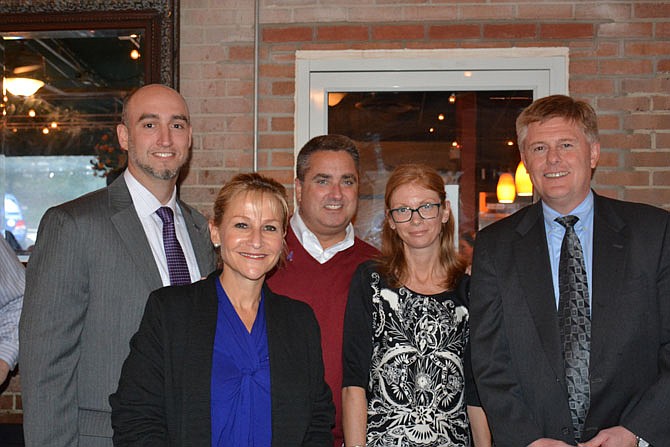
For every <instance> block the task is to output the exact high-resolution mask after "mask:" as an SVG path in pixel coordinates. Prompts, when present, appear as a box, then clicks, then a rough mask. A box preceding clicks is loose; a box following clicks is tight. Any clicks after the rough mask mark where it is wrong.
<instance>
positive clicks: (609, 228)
mask: <svg viewBox="0 0 670 447" xmlns="http://www.w3.org/2000/svg"><path fill="white" fill-rule="evenodd" d="M594 197H595V203H594V207H595V209H594V215H593V261H592V266H593V274H592V278H593V279H592V281H593V284H592V285H591V290H592V294H593V296H592V297H591V303H592V315H593V317H592V319H591V367H590V369H591V374H593V371H594V370H595V369H596V368H597V367H598V365H600V364H601V363H602V362H601V361H600V359H601V358H602V356H603V355H605V352H604V350H603V348H604V346H606V345H608V344H609V345H610V346H611V345H612V339H613V337H614V335H615V334H613V333H612V331H616V330H617V328H616V327H614V326H613V325H612V322H613V321H617V320H619V319H620V316H619V315H618V312H620V311H621V309H626V308H627V306H626V305H619V304H618V303H617V301H618V300H619V296H620V294H619V293H618V291H621V290H623V287H624V284H623V278H624V273H625V271H626V254H627V253H628V251H629V249H630V247H629V242H628V240H627V238H626V236H625V232H624V229H625V224H624V222H623V220H621V219H620V218H619V216H617V215H616V213H615V212H614V211H613V210H612V209H611V207H610V206H609V204H608V202H607V200H606V199H604V198H602V197H599V196H597V195H595V194H594Z"/></svg>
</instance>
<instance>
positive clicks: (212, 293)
mask: <svg viewBox="0 0 670 447" xmlns="http://www.w3.org/2000/svg"><path fill="white" fill-rule="evenodd" d="M218 277H219V275H218V272H217V273H213V274H211V275H210V276H209V277H208V278H207V280H206V281H201V282H198V283H197V284H198V289H197V292H196V295H195V296H194V298H193V303H192V305H193V308H192V312H191V314H190V318H189V325H188V328H189V329H188V332H187V334H186V340H184V344H185V345H184V356H183V359H182V360H181V361H183V368H182V375H183V376H182V378H181V383H182V384H183V385H184V387H183V390H182V393H183V396H182V402H183V406H184V408H183V415H184V429H183V431H182V434H183V436H184V439H182V440H180V442H182V443H183V445H205V444H209V443H211V430H212V414H211V410H212V408H211V390H212V386H211V385H212V356H213V350H214V338H215V336H216V322H217V318H218V307H219V304H218V297H217V294H216V282H215V281H218ZM174 360H176V361H180V360H179V359H174Z"/></svg>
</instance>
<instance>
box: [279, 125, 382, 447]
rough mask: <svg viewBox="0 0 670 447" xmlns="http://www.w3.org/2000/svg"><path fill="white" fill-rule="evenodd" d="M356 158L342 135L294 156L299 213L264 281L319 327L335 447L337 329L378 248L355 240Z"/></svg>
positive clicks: (319, 140)
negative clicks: (356, 280)
mask: <svg viewBox="0 0 670 447" xmlns="http://www.w3.org/2000/svg"><path fill="white" fill-rule="evenodd" d="M358 167H359V155H358V150H357V149H356V145H355V143H354V142H353V141H351V140H350V139H349V138H347V137H345V136H342V135H322V136H318V137H314V138H312V139H311V140H310V141H308V142H307V144H305V146H303V148H302V149H301V150H300V153H299V154H298V160H297V167H296V177H297V178H296V180H295V192H296V198H297V201H298V209H297V210H296V212H295V213H294V214H293V216H292V217H291V225H290V226H289V229H288V232H287V234H286V244H287V246H288V257H287V262H286V265H285V266H284V267H283V268H280V269H278V270H277V271H276V272H274V273H273V274H272V276H271V277H270V278H269V280H268V283H269V285H270V288H271V289H272V290H273V291H274V292H275V293H279V294H282V295H287V296H290V297H292V298H295V299H299V300H301V301H305V302H306V303H308V304H309V305H310V306H312V309H314V313H315V314H316V318H317V320H318V321H319V325H320V326H321V343H322V348H323V357H324V358H323V360H324V364H325V369H326V382H328V385H330V387H331V389H332V390H333V400H334V401H335V407H336V410H337V414H336V422H335V429H334V435H335V446H337V447H339V446H341V445H342V441H343V436H342V411H341V409H342V390H341V386H342V325H343V321H344V309H345V307H346V304H347V296H348V293H349V283H350V282H351V277H352V275H353V274H354V270H356V267H357V266H358V264H360V263H361V262H363V261H365V260H367V259H370V258H372V257H374V256H376V255H377V254H378V253H379V252H378V251H377V249H375V248H374V247H372V246H371V245H368V244H367V243H365V242H363V241H362V240H360V239H358V238H357V237H355V236H354V227H353V225H352V224H351V219H352V218H353V217H354V214H356V208H357V207H358Z"/></svg>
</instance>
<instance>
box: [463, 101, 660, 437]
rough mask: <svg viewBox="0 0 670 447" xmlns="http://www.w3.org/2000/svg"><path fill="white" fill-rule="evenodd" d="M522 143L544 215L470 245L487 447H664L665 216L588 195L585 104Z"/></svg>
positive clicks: (544, 116)
mask: <svg viewBox="0 0 670 447" xmlns="http://www.w3.org/2000/svg"><path fill="white" fill-rule="evenodd" d="M517 134H518V142H519V148H520V151H521V158H522V160H523V162H524V164H525V165H526V167H527V169H528V172H529V173H530V176H531V179H532V181H533V185H534V187H535V190H536V192H537V194H538V195H539V197H540V198H541V201H540V202H538V203H536V204H534V205H531V206H528V207H526V208H524V209H522V210H520V211H519V212H517V213H515V214H514V215H512V216H510V217H508V218H506V219H503V220H502V221H500V222H497V223H495V224H493V225H491V226H489V227H487V228H485V229H484V230H482V231H481V232H479V233H478V235H477V239H476V241H475V255H474V264H473V271H472V297H471V320H470V321H471V325H472V326H471V343H472V363H473V370H474V372H475V377H476V380H477V385H478V391H479V394H480V398H481V401H482V404H483V407H484V410H485V411H486V413H487V416H488V419H489V423H490V426H491V429H492V434H493V439H494V442H495V444H496V446H497V447H521V446H532V447H550V446H566V445H572V446H574V445H577V444H578V443H580V444H579V445H584V446H587V447H596V446H605V447H634V446H649V445H652V446H654V447H663V446H668V445H670V419H669V416H668V415H669V414H670V229H669V228H668V225H669V223H670V220H669V218H668V216H669V215H668V213H667V212H666V211H663V210H661V209H658V208H654V207H651V206H647V205H642V204H636V203H630V202H622V201H618V200H613V199H609V198H605V197H601V196H599V195H597V194H595V193H594V192H593V191H592V190H591V188H590V181H591V174H592V170H593V169H594V168H595V167H596V165H597V162H598V159H599V156H600V143H599V139H598V127H597V118H596V115H595V112H594V111H593V109H592V108H591V107H590V106H589V105H588V104H586V103H584V102H581V101H574V100H573V99H572V98H570V97H567V96H562V95H555V96H550V97H547V98H542V99H539V100H537V101H535V102H534V103H533V104H532V105H531V106H529V107H528V108H527V109H526V110H524V111H523V112H522V114H521V115H520V116H519V118H518V119H517ZM566 216H567V217H566ZM571 216H574V217H571ZM555 219H558V220H555ZM575 221H576V223H575ZM564 225H565V227H564ZM566 228H569V230H570V231H569V230H568V229H566ZM573 230H574V231H573ZM568 233H570V234H568ZM575 234H576V236H577V238H575V237H574V235H575ZM564 237H565V239H566V241H568V242H569V244H566V246H565V247H563V248H562V245H563V239H564ZM576 239H578V241H577V240H576ZM568 245H569V246H568ZM562 251H563V254H562V253H561V252H562ZM564 259H572V261H566V262H575V263H576V264H575V265H581V268H578V267H575V268H573V270H572V271H571V270H570V269H567V268H563V265H564V264H563V262H564ZM582 260H583V262H582ZM559 267H560V268H559ZM571 272H572V274H573V275H574V276H572V277H571V276H570V273H571ZM569 278H572V279H569ZM580 302H581V304H579V303H580ZM574 303H577V304H574ZM563 309H568V310H569V312H568V313H566V314H565V315H566V317H565V318H559V316H558V315H559V311H560V312H562V311H563ZM561 315H563V314H562V313H561ZM580 315H581V317H579V318H573V317H576V316H580ZM567 328H569V330H568V329H567ZM571 334H577V336H576V339H574V340H573V339H571V338H570V337H571ZM566 340H567V343H566ZM576 360H577V361H579V362H582V363H581V367H578V365H576V364H575V361H576Z"/></svg>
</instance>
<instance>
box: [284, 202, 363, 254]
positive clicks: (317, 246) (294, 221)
mask: <svg viewBox="0 0 670 447" xmlns="http://www.w3.org/2000/svg"><path fill="white" fill-rule="evenodd" d="M291 229H293V232H294V233H295V237H296V238H298V242H300V244H301V245H302V246H303V248H304V249H305V250H306V251H307V253H309V254H310V255H311V256H312V257H313V258H314V259H316V260H317V261H318V262H319V264H325V263H326V262H328V261H329V260H330V259H331V258H332V257H333V256H335V255H336V254H338V253H339V252H341V251H344V250H346V249H347V248H349V247H351V246H353V245H354V226H353V225H352V224H351V222H350V223H349V225H347V228H346V232H345V234H344V239H342V240H341V241H340V242H338V243H336V244H334V245H331V246H330V247H328V248H327V249H325V250H324V249H323V247H322V246H321V243H320V242H319V239H318V238H317V237H316V235H315V234H314V233H312V231H310V229H309V228H307V225H305V222H304V221H303V220H302V218H301V217H300V213H299V210H295V212H294V213H293V216H292V217H291Z"/></svg>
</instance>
